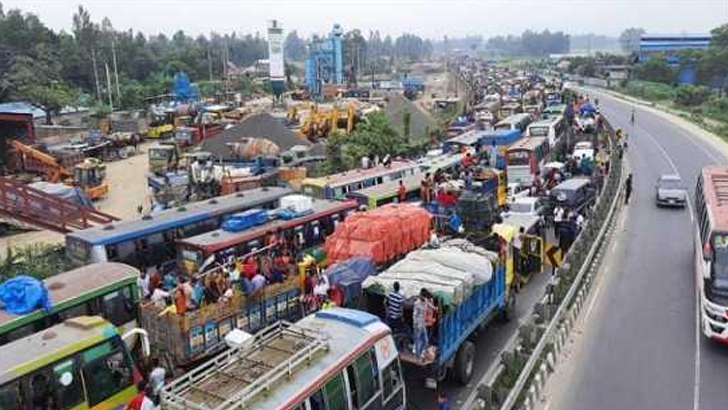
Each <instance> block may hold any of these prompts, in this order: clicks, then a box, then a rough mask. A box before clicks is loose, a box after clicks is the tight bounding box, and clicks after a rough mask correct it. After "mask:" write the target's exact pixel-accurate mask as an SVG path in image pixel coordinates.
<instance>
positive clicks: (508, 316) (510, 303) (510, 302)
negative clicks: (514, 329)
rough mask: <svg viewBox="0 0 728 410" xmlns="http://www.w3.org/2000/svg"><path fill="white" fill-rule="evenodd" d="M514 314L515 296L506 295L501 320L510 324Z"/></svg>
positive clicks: (512, 294)
mask: <svg viewBox="0 0 728 410" xmlns="http://www.w3.org/2000/svg"><path fill="white" fill-rule="evenodd" d="M515 314H516V294H515V293H511V294H510V295H508V299H507V300H506V305H505V306H503V309H501V319H502V320H503V321H504V322H510V321H511V320H513V317H514V316H515Z"/></svg>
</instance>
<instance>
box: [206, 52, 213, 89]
mask: <svg viewBox="0 0 728 410" xmlns="http://www.w3.org/2000/svg"><path fill="white" fill-rule="evenodd" d="M207 65H208V67H209V69H210V82H212V56H211V55H210V44H208V45H207Z"/></svg>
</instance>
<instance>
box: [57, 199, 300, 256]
mask: <svg viewBox="0 0 728 410" xmlns="http://www.w3.org/2000/svg"><path fill="white" fill-rule="evenodd" d="M292 193H293V190H292V189H290V188H287V187H263V188H255V189H251V190H248V191H243V192H237V193H235V194H230V195H225V196H220V197H217V198H213V199H209V200H206V201H200V202H193V203H190V204H186V205H183V206H180V207H177V208H174V209H167V210H164V211H160V212H156V213H153V214H151V215H149V216H146V217H142V218H138V219H132V220H124V221H118V222H113V223H111V224H106V225H103V226H98V227H94V228H89V229H84V230H82V231H77V232H71V233H69V234H67V235H66V238H67V239H68V238H73V239H77V240H80V241H83V242H88V243H90V244H92V245H105V244H109V243H119V242H123V241H126V240H129V239H134V238H138V237H141V236H145V235H149V234H153V233H156V232H162V231H166V230H168V229H171V228H175V227H182V226H185V225H189V224H193V223H195V222H199V221H202V220H205V219H207V218H209V217H211V216H215V215H222V214H226V213H234V212H240V211H244V210H247V209H251V208H255V207H257V206H260V205H261V204H264V203H266V202H269V201H274V200H276V199H279V198H281V197H282V196H284V195H289V194H292Z"/></svg>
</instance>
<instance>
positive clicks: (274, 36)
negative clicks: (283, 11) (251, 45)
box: [268, 20, 286, 81]
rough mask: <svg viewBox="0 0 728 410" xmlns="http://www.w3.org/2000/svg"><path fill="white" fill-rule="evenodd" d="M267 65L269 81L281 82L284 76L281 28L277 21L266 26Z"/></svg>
mask: <svg viewBox="0 0 728 410" xmlns="http://www.w3.org/2000/svg"><path fill="white" fill-rule="evenodd" d="M268 63H269V65H270V79H271V81H283V80H284V79H285V76H286V75H285V68H284V66H283V27H281V25H280V23H278V21H277V20H273V21H271V22H270V25H269V26H268Z"/></svg>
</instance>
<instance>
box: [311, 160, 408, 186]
mask: <svg viewBox="0 0 728 410" xmlns="http://www.w3.org/2000/svg"><path fill="white" fill-rule="evenodd" d="M416 166H417V165H416V164H415V163H414V162H412V161H392V164H391V165H390V166H388V167H385V166H384V165H378V166H375V167H372V168H367V169H361V168H357V169H352V170H349V171H345V172H340V173H338V174H333V175H327V176H325V177H321V178H306V179H304V180H303V183H302V185H315V186H318V187H320V188H323V187H324V186H326V185H329V186H336V185H347V184H350V183H352V182H356V181H359V180H361V179H366V178H372V177H377V176H380V175H386V174H388V173H390V172H393V171H398V170H407V169H412V168H415V167H416Z"/></svg>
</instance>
